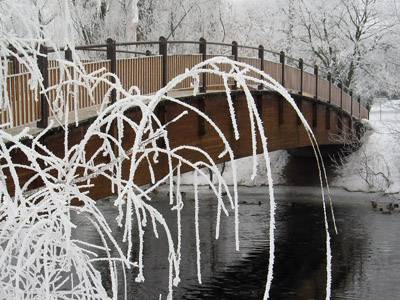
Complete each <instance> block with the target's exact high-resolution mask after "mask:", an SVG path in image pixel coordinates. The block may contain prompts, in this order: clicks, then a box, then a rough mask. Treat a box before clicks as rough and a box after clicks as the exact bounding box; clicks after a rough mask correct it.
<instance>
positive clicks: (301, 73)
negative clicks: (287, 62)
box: [299, 58, 304, 95]
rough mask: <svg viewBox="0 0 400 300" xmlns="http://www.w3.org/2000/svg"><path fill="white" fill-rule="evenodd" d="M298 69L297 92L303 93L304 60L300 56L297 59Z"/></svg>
mask: <svg viewBox="0 0 400 300" xmlns="http://www.w3.org/2000/svg"><path fill="white" fill-rule="evenodd" d="M299 69H300V91H299V94H300V95H303V81H304V61H303V59H302V58H300V59H299Z"/></svg>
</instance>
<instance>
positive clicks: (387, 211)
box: [379, 207, 392, 215]
mask: <svg viewBox="0 0 400 300" xmlns="http://www.w3.org/2000/svg"><path fill="white" fill-rule="evenodd" d="M379 210H380V212H381V213H382V214H384V215H390V214H391V213H392V211H390V210H383V208H382V207H381V208H380V209H379Z"/></svg>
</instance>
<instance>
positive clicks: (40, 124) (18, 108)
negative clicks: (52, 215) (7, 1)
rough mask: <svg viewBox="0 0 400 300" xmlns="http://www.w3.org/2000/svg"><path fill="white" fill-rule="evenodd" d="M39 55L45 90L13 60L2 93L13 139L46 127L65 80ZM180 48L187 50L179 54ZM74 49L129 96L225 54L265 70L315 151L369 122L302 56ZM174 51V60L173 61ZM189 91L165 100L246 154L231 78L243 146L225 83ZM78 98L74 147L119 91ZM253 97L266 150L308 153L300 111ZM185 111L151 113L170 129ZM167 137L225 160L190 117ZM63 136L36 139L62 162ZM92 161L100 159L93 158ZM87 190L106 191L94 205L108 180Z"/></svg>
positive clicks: (128, 135)
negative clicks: (99, 56) (94, 56)
mask: <svg viewBox="0 0 400 300" xmlns="http://www.w3.org/2000/svg"><path fill="white" fill-rule="evenodd" d="M146 47H153V48H152V49H154V47H158V53H157V54H156V55H153V54H152V53H151V52H150V51H146V50H142V51H139V50H138V49H146ZM132 48H134V50H132ZM190 48H191V49H190ZM41 49H42V52H43V54H44V56H43V57H41V58H40V59H39V62H38V63H39V68H40V70H41V72H42V74H43V82H42V92H40V89H36V90H35V89H33V90H32V89H30V88H29V87H28V82H29V80H30V79H31V74H30V73H26V72H24V70H23V68H22V67H21V66H19V65H18V63H17V61H16V60H14V61H11V62H10V64H9V75H8V76H7V94H8V97H9V99H10V109H9V110H5V109H4V110H2V111H0V124H1V123H3V124H5V123H9V125H8V126H7V127H8V129H7V130H8V131H9V132H18V131H20V130H21V128H24V127H27V126H28V127H31V128H32V130H33V132H37V133H39V132H41V130H42V129H41V128H44V127H47V126H48V121H49V120H51V119H52V118H56V115H55V114H56V111H57V105H59V103H58V102H57V95H56V90H55V89H53V90H52V89H49V87H52V86H56V85H57V84H59V83H60V81H62V80H65V78H64V77H63V76H62V70H61V68H59V64H60V62H57V61H51V60H50V59H49V58H51V55H52V52H53V51H54V50H53V49H50V48H46V47H42V48H41ZM182 49H185V51H188V52H190V53H185V54H182V51H183V50H182ZM62 50H63V51H65V58H66V59H67V60H72V56H71V51H70V50H68V49H62ZM75 50H79V51H85V52H86V53H87V52H89V51H97V52H98V53H104V60H96V61H92V60H87V61H82V67H83V68H84V70H86V72H88V73H90V72H94V71H96V70H99V69H101V68H103V69H104V70H107V71H108V72H110V73H111V74H115V75H116V76H117V77H118V79H119V80H120V82H121V84H122V86H123V88H124V89H126V90H129V88H130V87H131V86H137V87H138V88H139V89H140V91H141V93H142V94H152V93H155V92H157V91H158V90H159V89H160V88H162V87H163V86H165V85H166V84H167V82H168V81H170V80H171V79H172V78H174V77H175V76H177V75H179V74H182V73H184V72H185V70H186V69H190V68H192V67H193V66H195V65H197V64H198V63H201V62H202V61H205V60H207V59H209V58H212V57H215V56H221V55H224V56H227V57H229V58H231V59H232V60H235V61H239V62H243V63H246V64H248V65H250V66H254V67H256V68H258V69H259V70H263V71H265V72H266V73H267V74H269V75H270V76H271V77H273V78H274V79H275V80H277V81H278V82H279V83H281V85H282V86H284V87H285V88H286V89H287V90H288V91H289V92H290V94H291V95H292V97H293V98H294V100H295V101H296V103H297V105H298V107H299V108H300V110H301V112H302V113H303V115H304V116H305V118H306V119H307V121H308V123H309V124H310V126H311V128H312V129H313V132H314V134H315V136H316V138H317V141H318V144H319V145H335V144H340V143H343V142H344V141H346V140H349V139H350V138H351V136H353V135H354V134H358V133H359V132H360V127H361V126H362V125H361V123H360V122H359V120H360V119H362V118H368V108H367V107H366V105H363V104H362V101H361V100H360V98H356V97H354V96H353V94H352V92H351V91H349V90H348V88H346V87H345V86H343V85H342V84H341V83H340V82H338V81H337V80H335V79H334V78H332V76H331V74H329V73H326V72H324V71H323V70H320V69H319V68H318V66H316V65H315V66H314V65H308V64H306V63H305V62H303V60H301V59H300V60H296V59H293V58H290V57H286V56H285V54H284V53H283V52H280V53H276V52H272V51H269V50H266V49H264V47H263V46H259V47H248V46H240V45H238V44H237V43H235V42H233V43H232V44H224V43H214V42H207V41H206V40H204V39H200V40H199V41H189V42H187V41H167V40H166V39H165V38H160V40H159V41H153V42H132V43H116V42H115V41H113V40H111V39H109V40H108V41H107V44H104V45H90V46H83V47H77V48H76V49H75ZM189 50H191V51H189ZM173 51H174V52H173ZM178 52H179V54H176V53H178ZM119 56H123V57H119ZM227 71H229V70H227ZM250 75H251V74H250ZM254 76H256V75H254ZM110 81H111V82H115V78H114V77H110ZM191 84H192V82H191V81H190V80H185V81H183V82H182V83H180V84H179V85H177V86H176V87H175V90H174V91H171V92H170V94H171V95H172V94H173V95H174V97H177V98H179V99H181V100H183V101H185V102H187V103H190V104H191V105H192V106H194V107H196V108H197V109H199V110H200V111H202V112H204V113H205V114H206V115H207V116H208V117H209V118H210V119H211V120H213V121H214V122H215V123H216V124H217V125H218V127H219V128H220V129H221V131H222V132H223V134H224V135H225V136H226V137H227V138H228V140H229V141H230V143H231V146H232V149H233V150H234V153H235V157H237V158H240V157H245V156H249V155H251V153H252V146H251V139H252V137H251V129H250V120H249V113H248V111H247V103H246V96H245V94H244V92H243V90H242V89H240V88H238V87H237V84H236V82H234V81H233V80H230V81H229V85H230V88H231V90H232V93H231V94H232V99H233V103H234V109H235V112H236V117H237V123H238V128H239V131H240V139H239V140H236V139H235V138H234V133H233V128H232V125H231V115H230V113H229V107H228V104H227V101H226V93H225V92H224V91H223V85H224V82H223V81H222V79H221V78H220V77H218V76H214V75H212V74H206V73H203V74H202V76H201V78H200V93H198V94H196V95H193V92H192V89H193V87H192V85H191ZM78 94H79V102H78V104H77V106H74V105H73V104H72V103H73V101H71V102H70V104H68V105H70V110H71V111H72V110H74V109H75V110H76V109H77V110H78V111H77V113H78V115H79V119H80V122H79V126H75V125H73V124H71V127H70V134H69V139H70V141H69V143H70V145H71V146H72V145H74V144H77V143H79V141H80V140H81V139H82V138H83V137H84V135H85V132H86V130H87V128H88V127H89V126H90V124H91V123H92V122H93V121H94V120H95V118H96V113H95V112H96V108H97V107H98V106H99V105H101V104H102V103H103V101H104V99H105V98H106V99H108V100H109V102H110V103H113V102H115V101H118V98H119V95H118V93H117V92H116V91H115V90H110V87H109V86H107V83H105V82H103V83H102V84H99V85H98V86H96V87H95V88H94V89H93V91H92V94H91V95H89V94H88V93H87V92H86V91H85V90H84V89H83V88H82V87H78ZM252 94H253V96H254V98H255V100H256V104H257V110H258V112H259V114H260V116H261V118H262V120H263V125H264V130H265V132H266V135H267V138H268V148H269V151H273V150H278V149H293V148H299V147H307V146H310V140H309V137H308V135H307V133H306V131H305V130H304V127H303V126H302V125H301V122H300V121H299V118H298V116H297V114H296V112H295V111H294V110H293V108H292V107H291V106H290V105H289V104H288V103H287V102H286V101H284V99H283V97H282V96H281V95H280V94H278V93H276V92H274V91H271V90H269V89H265V88H264V87H262V86H253V87H252ZM65 95H68V96H67V97H71V98H73V95H70V94H68V92H67V91H65ZM75 95H76V94H75ZM184 110H185V108H184V107H182V106H180V105H177V104H174V103H171V102H167V101H164V102H162V103H161V104H160V105H159V106H158V107H157V108H156V114H157V116H158V118H159V120H160V121H161V122H162V123H163V124H166V123H167V122H168V121H170V120H173V119H174V118H176V117H177V116H179V115H180V114H181V113H182V112H183V111H184ZM126 116H127V117H128V118H130V119H132V120H140V118H141V113H140V110H139V109H137V110H136V109H132V110H129V111H128V112H127V113H126ZM168 135H169V140H170V143H171V147H175V146H177V145H193V146H197V147H200V148H201V149H203V150H205V151H206V152H207V153H208V154H209V155H210V156H211V157H212V158H214V159H215V161H216V162H223V161H224V160H226V158H218V155H219V154H220V153H221V151H222V150H223V147H224V146H223V145H221V143H219V142H218V141H219V137H218V134H217V132H216V131H215V130H214V129H213V128H212V127H211V126H210V125H209V124H208V123H207V122H205V120H204V119H203V118H201V117H199V115H197V114H195V113H191V112H189V113H188V114H187V115H185V116H184V117H182V118H181V119H180V120H179V122H176V123H172V124H170V125H168ZM333 137H340V138H339V139H338V138H333ZM134 138H135V135H134V133H133V132H129V131H127V132H125V133H124V141H123V143H124V145H123V147H124V148H125V149H129V147H132V141H133V140H134ZM63 139H64V133H63V130H61V128H60V127H55V128H53V129H52V130H51V131H49V132H48V133H46V134H45V135H43V136H42V137H41V142H42V143H43V145H45V146H46V147H47V148H48V149H49V150H50V151H51V152H52V153H54V154H55V155H57V156H59V157H63V155H64V148H63V146H62V145H63V142H62V141H63ZM27 143H28V142H27ZM99 143H100V141H99V140H96V139H92V140H91V141H90V143H88V145H87V148H88V149H87V152H88V153H93V152H95V151H96V149H97V148H98V147H99V145H100V144H99ZM258 151H261V147H259V148H258ZM185 157H187V158H188V159H189V160H191V161H196V160H198V159H201V157H200V155H199V153H194V154H193V153H192V152H190V151H188V153H187V154H186V155H185ZM13 160H14V161H15V162H16V163H20V164H21V165H24V164H25V165H26V164H29V161H28V159H27V157H26V156H24V155H21V153H19V152H18V150H16V151H14V153H13ZM107 160H108V158H107V157H104V163H106V162H107ZM98 163H102V162H100V161H98ZM127 168H128V165H127V166H126V168H125V171H126V172H128V171H127ZM154 170H155V176H156V177H158V178H160V177H161V176H164V175H165V174H166V172H167V170H168V166H167V160H163V159H161V160H160V161H159V163H158V165H157V168H155V169H154ZM186 170H189V168H187V169H186ZM5 173H7V170H6V171H5ZM138 174H141V176H139V177H138V176H136V177H135V183H136V184H138V185H141V184H145V183H148V182H149V181H150V173H149V170H148V166H147V165H146V164H145V163H143V164H141V165H140V171H138ZM31 176H32V174H31V173H30V171H29V170H27V169H24V168H21V169H20V170H19V179H20V183H21V184H23V183H24V182H27V181H28V180H29V178H30V177H31ZM92 183H93V184H94V185H95V186H97V187H99V186H101V187H102V188H95V189H92V190H91V191H90V193H91V196H92V197H93V198H95V199H99V198H104V197H105V196H107V195H109V194H110V193H111V189H110V182H109V181H108V180H107V179H106V178H104V177H98V178H95V179H93V181H92ZM42 184H43V183H42V182H41V181H40V180H35V181H33V182H32V183H31V184H30V187H31V188H37V187H40V186H41V185H42ZM8 186H9V190H10V193H11V194H12V189H13V186H14V182H12V181H9V182H8Z"/></svg>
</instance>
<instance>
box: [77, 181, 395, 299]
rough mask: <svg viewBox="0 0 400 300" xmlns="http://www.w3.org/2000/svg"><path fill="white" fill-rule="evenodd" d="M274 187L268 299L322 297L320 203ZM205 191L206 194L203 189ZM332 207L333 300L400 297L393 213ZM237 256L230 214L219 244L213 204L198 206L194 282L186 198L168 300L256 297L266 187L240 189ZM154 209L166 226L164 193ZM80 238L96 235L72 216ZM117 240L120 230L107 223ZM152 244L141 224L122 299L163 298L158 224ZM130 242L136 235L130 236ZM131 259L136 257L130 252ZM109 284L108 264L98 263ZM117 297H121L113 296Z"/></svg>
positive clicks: (263, 263) (344, 199)
mask: <svg viewBox="0 0 400 300" xmlns="http://www.w3.org/2000/svg"><path fill="white" fill-rule="evenodd" d="M309 191H310V190H308V191H306V192H304V191H300V190H296V188H290V190H285V189H282V188H281V189H278V193H277V198H278V207H277V214H276V220H277V223H276V259H275V269H274V281H273V286H272V289H271V293H270V299H325V284H326V254H325V251H326V249H325V245H326V244H325V243H326V242H325V229H324V221H323V213H322V206H321V203H320V202H319V201H316V198H318V197H317V196H316V195H317V193H315V191H313V192H312V193H311V194H309ZM205 192H206V194H207V191H205ZM337 198H340V199H339V201H337V202H335V214H336V221H337V226H338V230H339V234H338V235H335V234H334V232H333V230H330V233H331V237H332V241H331V244H332V256H333V268H332V273H333V275H332V276H333V282H332V299H371V300H372V299H374V300H375V299H385V300H386V299H389V300H390V299H400V272H399V271H400V252H399V249H400V237H399V234H400V213H399V212H397V213H396V212H395V213H393V214H391V215H385V214H382V213H380V212H379V211H377V210H373V209H372V208H371V205H370V203H369V200H366V199H363V198H360V196H358V198H357V199H355V197H354V194H350V193H349V194H346V193H343V192H341V194H340V196H339V197H337ZM240 199H241V206H240V246H241V250H240V252H237V251H236V250H235V241H234V230H233V228H234V227H233V226H234V224H233V215H232V216H230V217H229V218H227V217H224V218H222V222H221V233H220V239H219V240H217V241H216V240H215V226H216V202H215V200H213V199H212V197H211V196H207V195H205V196H203V198H202V199H201V202H200V235H201V252H202V256H201V261H202V269H201V272H202V281H203V283H202V284H201V285H200V284H198V282H197V269H196V253H195V249H196V244H195V238H194V235H195V234H194V232H195V231H194V230H195V227H194V213H193V211H194V201H193V200H192V197H191V195H190V194H189V193H188V194H187V196H186V197H185V207H184V209H183V234H182V239H183V241H182V243H183V246H182V265H181V279H182V282H181V283H180V285H179V286H178V287H176V288H174V299H262V297H263V294H264V286H265V281H266V276H267V267H268V248H269V246H268V243H269V242H268V222H269V216H268V213H269V206H268V203H267V196H265V188H252V189H250V190H244V191H242V192H241V198H240ZM154 206H155V207H156V208H157V209H159V210H160V212H162V213H164V216H165V218H166V220H167V222H168V223H169V224H170V226H171V228H174V227H176V226H175V225H174V222H175V221H174V220H175V216H174V214H172V213H171V212H170V208H169V205H168V201H167V200H166V199H165V195H164V196H163V195H158V196H157V199H156V200H155V202H154ZM99 207H100V209H101V210H102V211H103V212H104V214H105V216H106V218H107V219H108V220H109V221H110V223H112V224H113V221H114V219H115V217H116V214H115V208H114V206H113V205H112V203H110V202H109V201H102V202H99ZM75 222H76V223H77V224H78V225H79V228H80V229H79V236H80V238H82V239H85V240H86V241H91V242H95V241H97V240H98V236H97V234H96V232H95V231H94V230H93V228H91V226H90V225H89V224H86V223H85V221H84V220H82V219H76V220H75ZM112 226H113V227H112V228H113V232H114V234H115V236H116V237H117V238H119V237H120V236H122V233H123V230H122V229H120V228H118V227H117V226H114V225H112ZM158 231H159V233H160V238H159V239H156V238H155V237H154V234H153V232H152V227H151V225H150V224H149V225H148V226H147V227H146V234H145V236H146V238H145V258H144V265H145V269H144V275H145V282H144V283H141V284H137V283H135V280H134V279H135V276H136V274H137V271H136V270H132V271H129V272H128V284H127V285H128V292H129V293H128V298H129V299H159V295H160V294H162V295H163V296H162V299H166V295H167V291H168V280H167V278H168V250H167V247H166V246H165V241H166V239H165V236H164V235H162V234H161V232H162V229H161V227H158ZM135 238H137V237H135ZM132 255H133V256H134V257H135V256H136V255H137V249H135V250H134V253H132ZM98 267H99V269H100V270H101V271H102V274H103V277H104V282H105V285H106V286H109V285H110V284H109V277H108V274H107V265H106V264H105V265H99V266H98ZM120 298H121V299H123V297H120Z"/></svg>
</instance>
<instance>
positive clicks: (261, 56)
mask: <svg viewBox="0 0 400 300" xmlns="http://www.w3.org/2000/svg"><path fill="white" fill-rule="evenodd" d="M258 58H259V59H260V70H261V71H264V46H263V45H260V46H258ZM260 79H261V80H264V76H262V75H261V78H260ZM263 88H264V87H263V85H262V84H261V83H260V84H259V85H258V89H259V90H262V89H263Z"/></svg>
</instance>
